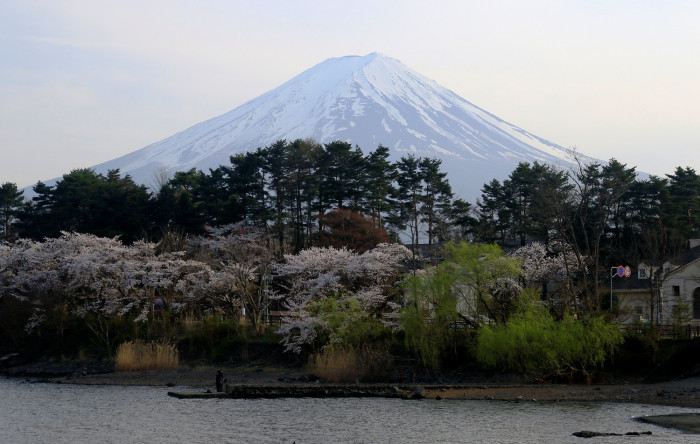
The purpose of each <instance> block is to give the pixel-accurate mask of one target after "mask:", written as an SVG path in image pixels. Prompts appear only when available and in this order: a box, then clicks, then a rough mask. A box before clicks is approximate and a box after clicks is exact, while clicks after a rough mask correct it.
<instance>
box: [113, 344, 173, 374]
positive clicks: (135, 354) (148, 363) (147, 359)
mask: <svg viewBox="0 0 700 444" xmlns="http://www.w3.org/2000/svg"><path fill="white" fill-rule="evenodd" d="M179 365H180V357H179V353H178V351H177V348H176V347H175V345H174V344H170V343H167V342H157V343H153V342H151V343H144V342H142V341H126V342H124V343H122V344H120V345H119V348H118V349H117V355H116V357H115V362H114V369H115V370H117V371H120V372H136V371H142V370H176V369H177V368H178V367H179Z"/></svg>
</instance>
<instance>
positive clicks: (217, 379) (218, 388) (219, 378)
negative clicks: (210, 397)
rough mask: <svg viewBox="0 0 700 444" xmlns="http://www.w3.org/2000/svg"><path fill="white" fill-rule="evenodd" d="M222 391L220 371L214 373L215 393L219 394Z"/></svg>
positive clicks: (222, 384) (221, 374)
mask: <svg viewBox="0 0 700 444" xmlns="http://www.w3.org/2000/svg"><path fill="white" fill-rule="evenodd" d="M223 389H224V374H223V373H222V372H221V370H218V371H217V372H216V391H217V392H220V391H222V390H223Z"/></svg>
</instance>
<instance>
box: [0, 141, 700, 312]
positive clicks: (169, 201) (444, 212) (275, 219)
mask: <svg viewBox="0 0 700 444" xmlns="http://www.w3.org/2000/svg"><path fill="white" fill-rule="evenodd" d="M388 158H389V149H388V148H386V147H383V146H379V147H378V148H377V149H375V150H374V151H372V152H370V153H368V154H365V153H363V152H362V150H361V149H360V148H359V147H355V148H353V147H352V146H351V145H350V144H348V143H345V142H340V141H335V142H331V143H328V144H325V145H321V144H318V143H316V142H314V141H313V140H310V139H307V140H301V139H299V140H295V141H293V142H286V141H284V140H282V141H278V142H276V143H274V144H272V145H270V146H268V147H265V148H259V149H258V150H256V151H254V152H248V153H245V154H238V155H235V156H232V157H231V158H230V164H229V165H222V166H220V167H218V168H216V169H214V170H210V171H209V172H208V173H204V172H202V171H196V170H190V171H184V172H176V173H175V174H174V176H173V177H172V178H170V179H164V180H163V182H162V183H161V184H159V185H158V186H157V187H156V188H157V190H155V191H152V192H149V190H148V189H147V188H146V187H144V186H142V185H137V184H135V183H134V182H133V180H132V179H131V178H130V177H129V176H128V175H127V176H125V177H121V176H120V174H119V171H118V170H117V171H110V172H109V173H108V174H107V175H106V176H105V175H101V174H96V173H95V172H93V171H91V170H85V169H83V170H75V171H72V172H71V173H70V174H67V175H64V177H63V180H61V181H59V182H58V183H57V184H56V185H55V186H53V187H49V186H47V185H45V184H43V183H41V182H39V183H37V185H35V186H34V191H35V193H36V196H34V197H33V198H32V200H31V201H30V202H23V200H22V197H21V192H20V191H18V190H17V188H16V186H15V185H14V184H11V183H5V184H4V185H2V186H1V187H0V236H1V237H0V239H2V240H4V241H8V242H12V241H13V239H16V238H18V237H26V238H30V239H36V240H40V239H43V238H46V237H56V236H58V235H59V234H60V232H61V231H76V232H83V233H91V234H95V235H99V236H116V235H119V236H120V237H121V239H122V240H123V241H124V242H127V243H130V242H133V241H135V240H137V239H143V238H146V239H152V240H158V239H159V237H160V236H161V233H163V232H168V231H170V232H172V231H173V230H180V231H183V232H184V233H191V234H200V233H202V232H203V231H204V229H205V227H206V226H207V225H208V226H221V225H226V224H230V223H238V222H241V221H246V223H248V224H251V225H256V226H259V227H264V228H265V229H267V230H269V232H271V233H272V234H274V236H275V237H276V238H277V239H278V240H279V241H280V242H279V245H282V246H287V247H286V248H287V250H291V251H300V250H302V249H303V248H305V247H308V246H310V245H319V244H320V243H319V239H322V238H323V236H321V235H320V234H322V233H324V232H328V231H329V230H333V229H335V228H337V227H340V226H343V227H344V229H347V225H348V223H349V222H348V221H349V220H351V217H350V216H348V215H352V214H353V212H357V213H360V214H361V215H363V217H362V218H360V219H357V218H356V217H355V216H353V217H355V218H354V219H352V220H364V221H365V223H366V224H367V225H369V226H370V227H372V228H374V229H376V230H387V231H388V232H389V233H390V235H393V237H394V239H398V238H399V236H401V238H402V240H404V241H405V240H410V242H411V243H412V244H414V245H415V244H418V243H427V244H433V243H435V242H437V241H440V242H441V241H446V240H457V241H458V240H469V241H476V242H486V243H491V242H496V243H498V244H500V245H504V246H513V247H515V246H522V245H525V244H526V243H527V242H529V241H531V240H540V241H543V242H545V243H546V244H547V245H563V246H564V247H565V248H567V249H568V250H572V251H573V252H574V253H575V254H576V255H577V257H578V258H579V260H580V261H581V264H579V265H584V264H583V262H585V261H587V262H588V263H587V264H586V265H587V266H586V267H584V266H580V267H579V269H588V270H597V271H598V272H602V271H604V270H605V269H606V268H607V267H609V266H610V264H614V265H617V264H619V263H625V264H631V265H633V264H636V263H637V262H638V261H640V260H642V259H651V260H660V259H664V258H668V257H671V256H673V255H675V254H677V253H679V252H680V251H683V250H684V249H686V248H687V245H688V243H687V242H688V239H690V238H698V237H700V176H698V174H697V173H696V172H695V170H694V169H692V168H690V167H686V168H681V167H678V168H677V169H676V170H675V172H674V173H672V174H668V175H666V177H665V178H659V177H654V176H652V177H650V178H649V179H643V180H641V179H637V175H636V171H635V168H629V167H627V166H626V165H624V164H621V163H620V162H618V161H616V160H615V159H612V160H611V161H610V162H609V163H607V164H605V165H601V164H598V163H592V164H583V163H580V164H579V165H578V167H575V168H573V169H571V170H561V169H558V168H556V167H554V166H552V165H545V164H539V163H537V162H535V163H534V164H529V163H521V164H519V165H518V166H517V167H516V168H515V170H514V171H513V172H512V173H511V174H510V175H509V177H508V178H507V179H505V180H503V181H499V180H496V179H494V180H492V181H491V182H489V183H487V184H484V186H483V188H482V190H481V191H482V194H481V198H480V199H478V200H477V202H476V205H473V206H472V205H471V204H470V203H468V202H466V201H464V200H461V199H453V193H452V190H451V188H450V185H449V182H448V180H447V178H446V174H445V173H444V172H442V171H441V169H440V166H441V165H440V161H439V160H435V159H428V158H423V159H419V158H415V157H413V156H407V157H403V158H401V159H400V160H399V161H396V162H390V161H389V160H388ZM338 210H342V211H345V212H346V213H338V212H337V211H338ZM343 214H346V215H343ZM352 224H355V222H352ZM365 235H366V234H365ZM367 236H369V235H367ZM379 237H381V236H379ZM326 242H327V243H326V244H333V245H336V246H337V245H338V240H337V239H336V240H326ZM348 242H350V241H348ZM414 252H415V250H414ZM589 277H590V279H591V280H592V281H593V282H591V283H589V284H587V285H586V286H587V287H588V288H589V289H590V291H591V292H593V293H595V292H596V291H597V290H596V288H597V285H594V284H595V281H597V273H589ZM583 278H584V280H585V278H586V276H584V277H583ZM595 299H596V300H597V299H598V298H597V295H596V297H595ZM594 305H595V303H594Z"/></svg>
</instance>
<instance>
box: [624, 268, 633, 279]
mask: <svg viewBox="0 0 700 444" xmlns="http://www.w3.org/2000/svg"><path fill="white" fill-rule="evenodd" d="M630 276H632V269H631V268H630V267H625V277H626V278H628V277H630Z"/></svg>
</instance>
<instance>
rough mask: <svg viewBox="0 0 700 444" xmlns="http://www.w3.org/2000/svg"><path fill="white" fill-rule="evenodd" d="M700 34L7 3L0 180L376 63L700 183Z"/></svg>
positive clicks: (333, 9)
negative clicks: (680, 170)
mask: <svg viewBox="0 0 700 444" xmlns="http://www.w3.org/2000/svg"><path fill="white" fill-rule="evenodd" d="M698 23H700V2H697V1H661V0H659V1H650V0H648V1H644V0H638V1H631V0H629V1H626V0H617V1H616V0H612V1H610V0H581V1H574V0H558V1H557V0H552V1H545V0H542V1H539V0H534V1H519V0H502V1H499V0H490V1H489V0H486V1H469V0H455V1H440V0H436V1H433V2H425V1H423V0H417V1H413V0H353V1H322V0H318V1H317V0H309V1H269V0H258V1H237V0H234V1H226V0H200V1H196V2H195V1H184V0H182V1H179V0H162V1H161V0H149V1H146V2H143V1H133V0H120V1H102V0H92V1H84V0H80V1H78V0H61V1H50V0H45V1H32V0H4V1H2V3H0V54H1V57H0V183H4V182H14V183H16V184H17V185H18V186H20V187H24V186H28V185H31V184H34V183H36V182H37V181H38V180H48V179H52V178H54V177H59V176H61V175H62V174H65V173H68V172H70V171H71V170H73V169H76V168H85V167H90V166H93V165H96V164H98V163H102V162H105V161H107V160H111V159H114V158H116V157H119V156H121V155H124V154H127V153H130V152H132V151H136V150H138V149H140V148H143V147H144V146H146V145H149V144H151V143H154V142H157V141H159V140H161V139H163V138H165V137H168V136H170V135H172V134H174V133H176V132H179V131H182V130H184V129H186V128H189V127H190V126H192V125H195V124H197V123H199V122H202V121H204V120H207V119H209V118H212V117H215V116H218V115H220V114H223V113H225V112H227V111H229V110H232V109H234V108H236V107H237V106H239V105H242V104H243V103H245V102H247V101H249V100H251V99H253V98H255V97H257V96H258V95H260V94H262V93H264V92H267V91H269V90H270V89H273V88H275V87H277V86H279V85H281V84H282V83H284V82H285V81H287V80H289V79H290V78H292V77H294V76H295V75H297V74H299V73H301V72H302V71H304V70H306V69H308V68H310V67H312V66H314V65H316V64H317V63H320V62H322V61H323V60H325V59H328V58H332V57H341V56H346V55H365V54H368V53H372V52H380V53H382V54H384V55H387V56H389V57H393V58H396V59H398V60H400V61H401V62H403V63H404V64H405V65H407V66H408V67H409V68H411V69H413V70H415V71H418V72H419V73H421V74H423V75H425V76H426V77H428V78H431V79H433V80H435V81H437V82H438V83H439V84H441V85H442V86H444V87H446V88H448V89H451V90H452V91H454V92H455V93H457V94H459V95H460V96H462V97H463V98H465V99H466V100H468V101H470V102H472V103H473V104H475V105H477V106H479V107H481V108H483V109H485V110H487V111H489V112H491V113H493V114H495V115H497V116H498V117H500V118H502V119H504V120H506V121H508V122H510V123H512V124H515V125H517V126H519V127H521V128H523V129H525V130H527V131H529V132H531V133H533V134H536V135H537V136H539V137H542V138H544V139H548V140H550V141H552V142H555V143H557V144H559V145H561V146H564V147H576V148H577V149H578V151H580V152H581V153H584V154H586V155H589V156H593V157H596V158H599V159H603V160H608V159H610V158H612V157H614V158H616V159H618V160H620V161H621V162H623V163H626V164H627V165H628V166H636V167H637V169H638V171H644V172H649V173H652V174H656V175H661V176H663V175H664V174H667V173H672V172H673V170H674V169H675V168H676V167H677V166H683V167H686V166H689V167H692V168H694V169H695V170H696V171H698V170H700V50H699V49H698V48H700V26H698ZM362 148H363V149H364V150H371V149H374V148H375V147H362Z"/></svg>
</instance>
